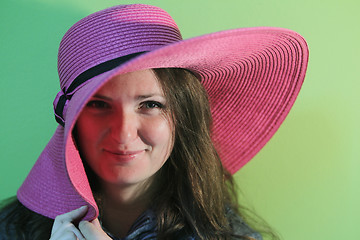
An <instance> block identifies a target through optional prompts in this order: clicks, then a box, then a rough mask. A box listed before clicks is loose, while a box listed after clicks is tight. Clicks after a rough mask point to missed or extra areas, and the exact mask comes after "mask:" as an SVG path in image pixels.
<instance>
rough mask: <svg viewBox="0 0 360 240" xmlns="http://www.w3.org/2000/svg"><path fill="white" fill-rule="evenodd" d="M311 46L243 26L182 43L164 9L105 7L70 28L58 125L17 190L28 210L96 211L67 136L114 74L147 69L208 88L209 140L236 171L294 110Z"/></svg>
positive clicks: (63, 50)
mask: <svg viewBox="0 0 360 240" xmlns="http://www.w3.org/2000/svg"><path fill="white" fill-rule="evenodd" d="M307 61H308V49H307V44H306V42H305V40H304V39H303V38H302V37H301V36H300V35H299V34H297V33H296V32H293V31H290V30H287V29H281V28H271V27H257V28H243V29H234V30H228V31H222V32H217V33H212V34H208V35H204V36H200V37H196V38H192V39H187V40H182V38H181V34H180V32H179V30H178V28H177V26H176V23H175V22H174V21H173V19H172V18H171V17H170V16H169V15H168V14H167V13H166V12H165V11H163V10H162V9H160V8H158V7H154V6H149V5H142V4H135V5H123V6H115V7H112V8H108V9H105V10H102V11H99V12H96V13H94V14H91V15H90V16H88V17H86V18H84V19H82V20H80V21H79V22H77V23H75V25H74V26H72V27H71V28H70V29H69V30H68V32H67V33H66V34H65V36H64V37H63V39H62V41H61V43H60V48H59V59H58V71H59V77H60V86H61V89H62V90H61V91H60V92H59V94H58V95H57V96H56V99H55V101H54V109H55V117H56V119H57V121H58V122H59V123H60V125H59V126H58V128H57V129H56V131H55V133H54V135H53V137H52V138H51V140H50V141H49V143H48V145H47V146H46V147H45V149H44V151H43V152H42V153H41V155H40V157H39V159H38V160H37V162H36V163H35V165H34V167H33V168H32V170H31V172H30V173H29V175H28V177H27V178H26V180H25V181H24V183H23V185H22V186H21V187H20V189H19V190H18V193H17V197H18V199H19V200H20V202H21V203H22V204H24V205H25V206H26V207H27V208H29V209H31V210H33V211H34V212H37V213H39V214H42V215H44V216H47V217H50V218H55V217H56V216H57V215H59V214H63V213H65V212H68V211H71V210H73V209H75V208H78V207H80V206H82V205H85V204H87V205H89V206H91V207H90V210H89V212H88V214H87V216H86V218H85V219H94V218H95V217H97V215H98V208H97V206H96V203H95V201H94V198H93V195H92V192H91V189H90V186H89V183H88V180H87V177H86V174H85V171H84V167H83V164H82V161H81V159H80V156H79V153H78V151H77V150H76V148H75V146H74V143H73V139H72V136H71V132H72V128H73V126H74V123H75V122H76V119H77V117H78V115H79V113H80V111H81V109H82V108H83V106H84V105H85V104H86V102H87V101H88V99H89V98H90V97H91V96H92V95H93V94H94V93H95V92H96V91H97V90H98V89H99V88H100V87H101V86H102V85H103V84H104V83H105V82H106V81H107V80H109V79H111V78H112V77H114V76H115V75H118V74H122V73H126V72H131V71H136V70H140V69H148V68H186V69H189V70H190V71H192V72H193V73H195V74H196V75H197V76H198V77H199V79H200V81H201V82H202V84H203V86H204V87H205V89H206V90H207V92H208V95H209V98H210V102H211V109H212V115H213V140H214V142H215V143H216V144H217V146H218V151H219V154H220V157H221V159H222V162H223V165H224V166H225V168H226V169H227V170H229V171H230V172H231V173H235V172H236V171H237V170H239V169H240V168H241V167H242V166H243V165H244V164H246V163H247V162H248V161H249V160H250V159H251V158H252V157H254V155H255V154H256V153H257V152H258V151H259V150H260V149H261V148H262V147H263V146H264V145H265V144H266V142H268V141H269V139H270V138H271V137H272V136H273V134H274V133H275V132H276V130H277V129H278V128H279V126H280V125H281V123H282V122H283V120H284V119H285V117H286V115H287V114H288V112H289V110H290V108H291V107H292V105H293V103H294V101H295V99H296V97H297V95H298V93H299V90H300V88H301V85H302V83H303V80H304V77H305V71H306V67H307Z"/></svg>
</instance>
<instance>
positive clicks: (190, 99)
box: [0, 4, 308, 240]
mask: <svg viewBox="0 0 360 240" xmlns="http://www.w3.org/2000/svg"><path fill="white" fill-rule="evenodd" d="M307 57H308V52H307V46H306V42H305V41H304V40H303V38H302V37H301V36H299V35H298V34H297V33H294V32H292V31H289V30H285V29H277V28H251V29H236V30H230V31H224V32H219V33H213V34H209V35H205V36H201V37H197V38H193V39H189V40H182V38H181V34H180V32H179V30H178V28H177V26H176V24H175V22H174V21H173V20H172V19H171V17H170V16H169V15H168V14H167V13H166V12H164V11H163V10H162V9H159V8H157V7H153V6H149V5H141V4H136V5H123V6H115V7H112V8H109V9H105V10H103V11H100V12H97V13H94V14H92V15H90V16H88V17H86V18H84V19H82V20H80V21H79V22H78V23H76V24H75V25H74V26H73V27H71V28H70V29H69V31H68V32H67V33H66V34H65V36H64V37H63V39H62V42H61V44H60V48H59V63H58V69H59V76H60V85H61V89H62V90H61V91H60V92H59V93H58V95H57V96H56V98H55V101H54V110H55V118H56V120H57V121H58V123H59V126H58V128H57V130H56V132H55V133H54V136H53V137H52V139H51V140H50V142H49V143H48V145H47V146H46V148H45V149H44V151H43V152H42V154H41V155H40V157H39V159H38V161H37V162H36V164H35V165H34V167H33V169H32V170H31V172H30V173H29V175H28V177H27V178H26V180H25V181H24V183H23V185H22V186H21V187H20V189H19V190H18V193H17V199H16V200H15V201H14V202H12V203H10V204H8V205H7V206H5V207H4V208H3V210H2V213H1V217H0V220H1V222H2V224H1V228H0V230H1V231H2V232H7V233H5V234H2V238H3V239H47V238H50V239H52V240H55V239H232V238H234V239H261V236H260V234H259V233H257V232H255V231H253V230H252V229H251V228H249V227H248V226H247V225H246V224H245V223H244V222H243V220H242V219H243V218H241V217H240V216H241V215H242V212H238V205H237V201H236V197H235V196H236V193H235V192H234V186H233V183H232V177H231V174H233V173H235V172H236V171H237V170H238V169H239V168H241V167H242V166H243V165H244V164H245V163H246V162H248V161H249V160H250V159H251V158H252V157H253V156H254V155H255V154H256V153H257V152H258V151H259V150H260V149H261V148H262V147H263V146H264V145H265V143H266V142H267V141H268V140H269V139H270V138H271V136H272V135H273V134H274V133H275V131H276V130H277V129H278V127H279V126H280V124H281V122H282V121H283V120H284V118H285V117H286V115H287V113H288V112H289V110H290V108H291V106H292V104H293V103H294V101H295V98H296V96H297V94H298V92H299V90H300V87H301V84H302V81H303V79H304V77H305V71H306V66H307ZM223 166H224V167H223ZM53 219H55V220H53ZM5 230H6V231H5ZM21 235H22V236H23V238H20V237H18V236H21Z"/></svg>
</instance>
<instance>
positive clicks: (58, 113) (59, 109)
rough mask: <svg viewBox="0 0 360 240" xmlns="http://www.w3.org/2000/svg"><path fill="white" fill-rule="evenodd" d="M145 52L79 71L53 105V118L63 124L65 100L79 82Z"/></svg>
mask: <svg viewBox="0 0 360 240" xmlns="http://www.w3.org/2000/svg"><path fill="white" fill-rule="evenodd" d="M143 53H145V52H138V53H133V54H129V55H126V56H122V57H119V58H115V59H112V60H109V61H106V62H103V63H100V64H99V65H96V66H94V67H92V68H89V69H88V70H86V71H84V72H83V73H81V74H80V75H79V76H77V77H76V78H75V79H74V81H72V83H71V84H70V86H69V87H68V88H67V89H63V95H61V96H60V98H59V100H58V102H57V104H56V107H55V119H56V121H57V122H58V123H59V124H60V125H61V126H63V127H64V126H65V122H64V117H63V111H64V107H65V104H66V101H67V100H70V99H71V97H72V94H73V91H74V90H75V89H77V88H78V87H79V86H80V85H81V84H83V83H85V82H86V81H88V80H89V79H91V78H93V77H95V76H98V75H100V74H102V73H105V72H107V71H110V70H112V69H114V68H116V67H118V66H120V65H122V64H124V63H125V62H127V61H129V60H131V59H133V58H135V57H137V56H139V55H141V54H143Z"/></svg>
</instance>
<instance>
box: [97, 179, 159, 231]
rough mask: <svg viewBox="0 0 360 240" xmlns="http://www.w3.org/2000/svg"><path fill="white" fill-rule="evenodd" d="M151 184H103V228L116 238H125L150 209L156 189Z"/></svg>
mask: <svg viewBox="0 0 360 240" xmlns="http://www.w3.org/2000/svg"><path fill="white" fill-rule="evenodd" d="M150 185H153V184H150V183H144V184H137V185H128V186H118V185H114V184H109V183H104V184H102V189H103V191H102V201H103V202H102V213H101V220H102V224H103V226H104V227H105V228H106V229H107V230H108V231H110V233H111V234H113V235H115V236H116V237H125V236H126V235H127V234H128V232H129V230H130V228H131V226H132V225H133V223H134V222H135V221H136V219H137V218H138V217H139V216H140V215H141V214H142V213H143V212H144V211H145V210H147V209H148V208H149V207H150V201H151V198H152V197H153V192H154V187H153V186H151V187H150Z"/></svg>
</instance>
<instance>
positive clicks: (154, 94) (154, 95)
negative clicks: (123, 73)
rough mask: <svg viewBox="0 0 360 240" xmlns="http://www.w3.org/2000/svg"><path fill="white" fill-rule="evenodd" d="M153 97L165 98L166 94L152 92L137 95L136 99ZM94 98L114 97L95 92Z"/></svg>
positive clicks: (108, 99)
mask: <svg viewBox="0 0 360 240" xmlns="http://www.w3.org/2000/svg"><path fill="white" fill-rule="evenodd" d="M151 97H161V98H164V99H165V96H164V95H162V94H159V93H150V94H147V95H139V96H136V99H137V100H143V99H147V98H151ZM92 98H99V99H103V100H107V101H111V100H113V99H112V98H110V97H107V96H104V95H101V94H95V95H94V96H92Z"/></svg>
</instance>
